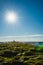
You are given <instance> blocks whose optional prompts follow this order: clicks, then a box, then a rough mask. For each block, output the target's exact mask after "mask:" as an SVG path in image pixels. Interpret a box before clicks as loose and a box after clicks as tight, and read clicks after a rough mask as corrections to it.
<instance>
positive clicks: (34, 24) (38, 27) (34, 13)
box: [0, 0, 43, 40]
mask: <svg viewBox="0 0 43 65" xmlns="http://www.w3.org/2000/svg"><path fill="white" fill-rule="evenodd" d="M7 10H8V11H9V10H10V11H12V10H13V11H14V12H16V13H17V14H18V16H19V17H20V18H19V20H18V21H17V22H16V23H14V24H8V23H6V22H5V20H4V15H5V12H6V11H7ZM36 34H38V35H39V36H40V35H41V34H42V35H43V0H0V37H1V36H18V38H19V36H24V35H36ZM36 36H37V35H36ZM18 38H16V39H18ZM27 38H28V37H27V36H26V37H25V39H27ZM38 38H39V37H38ZM40 38H41V39H42V40H43V37H40ZM1 39H2V38H1ZM12 39H15V38H12ZM35 39H36V38H35ZM2 40H5V39H2Z"/></svg>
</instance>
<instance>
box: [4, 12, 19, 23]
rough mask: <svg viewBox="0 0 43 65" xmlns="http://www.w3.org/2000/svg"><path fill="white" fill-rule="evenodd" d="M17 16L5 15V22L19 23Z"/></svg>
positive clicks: (12, 14)
mask: <svg viewBox="0 0 43 65" xmlns="http://www.w3.org/2000/svg"><path fill="white" fill-rule="evenodd" d="M17 18H18V17H17V14H16V13H14V12H7V13H6V14H5V20H6V21H7V22H8V23H14V22H16V21H17Z"/></svg>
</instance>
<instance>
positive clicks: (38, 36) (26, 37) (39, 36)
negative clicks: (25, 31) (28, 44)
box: [0, 34, 43, 41]
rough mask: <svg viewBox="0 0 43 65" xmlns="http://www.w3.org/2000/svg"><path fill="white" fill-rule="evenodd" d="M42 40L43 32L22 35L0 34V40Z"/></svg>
mask: <svg viewBox="0 0 43 65" xmlns="http://www.w3.org/2000/svg"><path fill="white" fill-rule="evenodd" d="M13 40H16V41H43V34H34V35H22V36H0V41H13Z"/></svg>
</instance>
